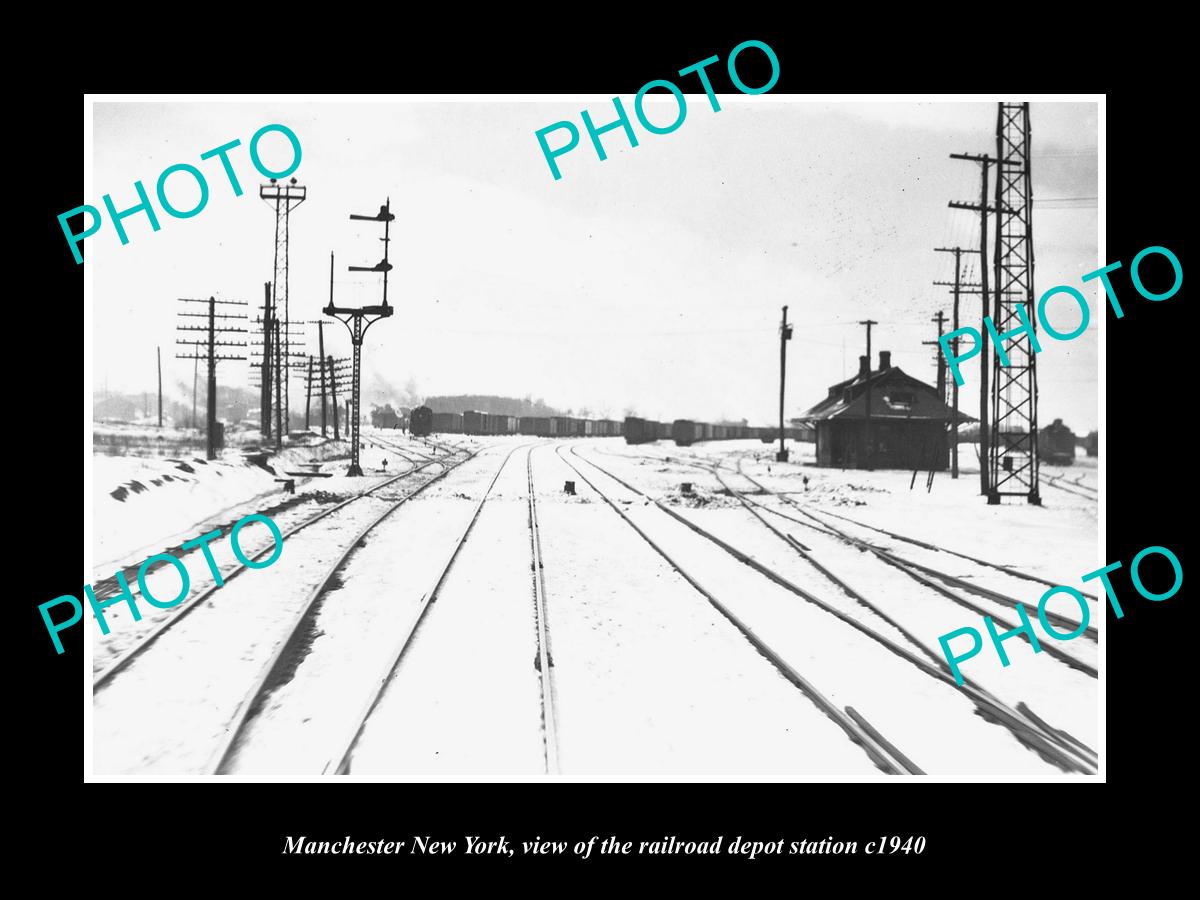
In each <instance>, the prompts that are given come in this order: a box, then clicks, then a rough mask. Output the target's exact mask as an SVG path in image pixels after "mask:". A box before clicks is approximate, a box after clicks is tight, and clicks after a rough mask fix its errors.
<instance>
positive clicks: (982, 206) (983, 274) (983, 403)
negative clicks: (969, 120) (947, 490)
mask: <svg viewBox="0 0 1200 900" xmlns="http://www.w3.org/2000/svg"><path fill="white" fill-rule="evenodd" d="M950 158H951V159H965V160H970V161H971V162H977V163H979V167H980V174H981V176H982V177H981V179H980V184H981V186H980V191H979V203H959V202H957V201H954V200H951V201H950V208H951V209H971V210H975V211H976V212H978V213H979V280H980V284H981V287H982V298H983V303H982V306H983V313H982V315H981V317H980V322H979V335H980V337H979V360H980V363H979V460H980V464H979V493H981V494H983V495H984V496H985V497H986V496H987V495H988V493H989V490H988V458H989V457H988V427H987V422H988V398H989V393H988V368H989V366H988V342H989V341H988V330H987V326H985V325H984V324H983V319H984V318H987V315H988V258H987V249H988V213H990V212H994V211H995V207H993V206H990V205H988V166H989V165H991V164H992V163H994V162H998V160H997V159H996V158H995V157H993V156H987V155H986V154H978V153H951V154H950Z"/></svg>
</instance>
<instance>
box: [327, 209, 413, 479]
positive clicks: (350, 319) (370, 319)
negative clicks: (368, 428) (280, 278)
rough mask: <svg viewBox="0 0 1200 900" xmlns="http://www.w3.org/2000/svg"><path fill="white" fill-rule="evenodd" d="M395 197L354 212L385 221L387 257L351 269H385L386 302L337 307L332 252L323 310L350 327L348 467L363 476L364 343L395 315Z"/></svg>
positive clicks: (362, 219) (365, 218)
mask: <svg viewBox="0 0 1200 900" xmlns="http://www.w3.org/2000/svg"><path fill="white" fill-rule="evenodd" d="M391 207H392V200H391V198H390V197H389V198H388V199H387V201H386V202H385V203H384V204H383V206H381V207H379V212H378V213H377V214H376V215H373V216H360V215H356V214H354V213H351V214H350V218H351V220H353V221H359V222H382V223H383V237H382V238H380V240H381V241H383V259H382V260H380V261H379V262H377V263H376V264H375V265H373V266H350V267H349V271H351V272H382V273H383V303H382V304H381V305H379V306H360V307H350V306H334V305H333V254H332V253H330V254H329V305H328V306H326V307H325V309H324V310H323V312H324V313H325V315H327V316H333V317H334V318H335V319H337V320H338V321H339V322H341V323H342V324H343V325H345V326H346V329H347V330H348V331H349V332H350V343H351V344H352V345H353V347H354V363H353V370H352V373H351V383H350V399H349V400H348V401H347V404H348V405H349V407H350V409H349V410H348V411H347V417H348V418H349V419H350V422H349V425H350V468H349V469H347V470H346V474H347V475H351V476H360V475H362V473H363V472H362V466H360V465H359V462H358V449H359V437H358V432H359V421H360V418H361V415H360V403H361V399H362V343H363V338H364V336H365V335H366V333H367V329H368V328H370V327H371V326H372V325H373V324H374V323H376V322H378V321H379V320H380V319H386V318H387V317H388V316H390V315H391V314H392V307H390V306H388V301H387V281H388V272H390V271H391V270H392V264H391V263H390V262H388V244H389V242H390V241H391V237H390V234H389V229H390V226H391V223H392V222H393V221H394V220H395V218H396V217H395V216H394V215H392V209H391Z"/></svg>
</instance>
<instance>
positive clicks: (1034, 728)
mask: <svg viewBox="0 0 1200 900" xmlns="http://www.w3.org/2000/svg"><path fill="white" fill-rule="evenodd" d="M572 454H573V455H575V456H576V457H577V458H579V459H582V460H584V461H585V462H587V463H588V464H589V465H590V466H593V467H594V468H596V469H597V470H599V471H600V472H603V473H604V474H605V475H607V476H608V477H610V478H612V479H613V480H614V481H616V482H618V483H619V484H622V485H623V486H624V487H626V488H627V489H628V490H630V491H632V492H633V493H634V494H636V495H639V496H641V497H643V498H645V499H647V500H649V501H651V502H652V503H654V505H656V506H657V507H658V508H659V509H660V510H662V511H663V512H665V513H666V514H667V515H669V516H671V517H672V518H674V519H675V520H677V521H678V522H680V523H681V524H683V525H685V526H686V527H687V528H689V529H691V530H692V531H694V532H696V533H697V534H699V535H700V536H702V537H704V538H706V539H707V540H709V541H710V542H712V543H714V544H716V545H717V546H718V547H720V548H721V549H722V550H724V551H725V552H726V553H728V554H729V555H731V556H733V557H734V558H735V559H737V560H739V561H740V562H742V563H744V564H746V565H747V566H749V567H750V568H752V569H754V570H755V571H757V572H758V573H759V574H760V575H763V576H764V577H766V578H768V579H769V580H771V581H772V582H774V583H775V584H778V585H780V586H781V587H783V588H784V589H786V590H788V591H790V592H791V593H793V594H796V595H797V596H800V597H801V598H803V599H805V600H806V601H808V602H809V603H812V604H814V605H815V606H817V607H818V608H820V609H822V610H823V611H824V612H826V613H829V614H830V615H832V616H834V617H836V618H838V619H839V620H841V621H842V622H845V623H846V624H848V625H850V626H851V627H852V628H854V629H855V630H857V631H859V632H860V633H862V634H864V635H865V636H867V637H869V638H870V639H872V640H873V641H875V642H877V643H879V644H881V645H882V646H884V647H886V648H887V649H888V650H889V651H890V652H892V653H893V654H895V655H896V656H898V657H900V658H901V659H904V660H905V661H907V662H908V663H910V664H912V665H914V666H916V667H917V668H918V669H920V670H921V671H922V672H924V673H925V674H926V675H928V676H930V677H932V678H935V679H937V680H938V681H940V682H942V683H944V684H946V685H948V686H950V687H953V688H954V689H955V690H957V691H959V692H961V693H963V694H965V695H966V696H967V697H968V698H969V699H970V700H971V701H972V702H973V703H974V704H975V706H976V709H977V710H978V712H979V714H980V715H981V716H983V718H985V719H986V720H988V721H991V722H993V723H995V724H999V725H1001V726H1003V727H1005V728H1007V729H1008V730H1009V731H1010V732H1011V733H1012V734H1013V735H1014V737H1016V738H1017V739H1018V740H1019V741H1021V743H1023V744H1024V745H1025V746H1027V747H1030V748H1031V749H1033V750H1034V751H1035V752H1037V753H1038V754H1039V755H1040V756H1042V758H1043V759H1046V760H1048V761H1050V762H1052V763H1053V764H1054V765H1057V766H1059V767H1060V768H1062V769H1064V770H1065V771H1068V772H1071V771H1076V772H1083V773H1086V774H1093V773H1094V772H1095V771H1096V767H1097V764H1098V758H1097V756H1096V754H1095V752H1094V751H1092V750H1091V749H1090V748H1087V747H1085V746H1084V745H1083V744H1082V743H1080V742H1079V741H1077V740H1076V739H1075V738H1073V737H1071V736H1070V735H1067V734H1066V733H1065V732H1061V731H1058V730H1057V729H1053V728H1050V727H1049V726H1047V725H1045V723H1043V722H1042V721H1041V720H1040V719H1038V718H1037V717H1035V716H1033V715H1032V714H1031V713H1029V712H1028V711H1025V712H1022V711H1021V709H1020V708H1017V709H1014V708H1012V707H1010V706H1009V705H1008V704H1006V703H1004V701H1002V700H1000V699H999V698H997V697H995V696H994V695H993V694H991V693H990V692H989V691H987V690H986V689H985V688H983V687H982V686H981V685H979V684H977V683H976V682H975V681H974V680H973V679H970V678H965V681H964V684H963V685H962V686H959V685H958V684H957V683H956V682H955V679H954V678H953V676H952V675H951V673H950V670H949V666H948V665H947V664H946V662H945V660H944V659H942V658H941V657H940V656H938V655H937V654H935V653H934V652H933V651H931V650H930V649H929V648H928V647H926V646H925V644H924V643H923V642H922V641H920V640H919V639H918V638H917V637H916V636H915V635H913V634H912V633H911V632H910V631H908V630H907V629H905V628H904V627H903V626H902V625H900V624H899V623H898V622H897V621H896V620H895V619H893V618H892V617H890V616H888V615H887V614H886V613H885V612H884V611H883V610H882V609H880V608H879V606H878V605H877V604H874V603H872V602H871V601H870V600H869V599H868V598H866V597H864V596H863V595H862V594H861V593H859V592H857V591H855V590H854V589H853V588H851V587H850V586H849V585H847V584H846V583H845V582H844V581H843V580H842V579H840V578H839V577H838V576H837V575H836V574H834V573H833V572H831V571H830V570H829V569H828V568H827V567H825V566H823V565H821V564H820V563H819V562H818V561H817V560H815V559H813V557H812V556H811V554H809V553H808V552H806V550H807V548H805V547H804V545H803V544H801V543H800V542H799V541H796V540H795V538H792V537H791V536H790V535H784V534H783V533H782V532H780V531H779V530H778V529H776V528H774V527H773V526H771V525H770V524H769V523H767V522H766V521H765V519H763V517H762V516H761V515H759V514H758V513H757V512H755V511H754V510H752V509H751V512H753V513H754V514H755V516H756V518H757V519H758V520H759V521H760V522H762V524H764V525H765V526H766V527H767V528H768V529H769V530H771V531H772V532H773V533H775V534H776V535H777V536H778V537H780V538H782V539H783V540H784V541H785V542H787V543H788V545H789V546H790V547H792V549H793V550H796V551H797V552H799V553H800V554H801V555H802V556H803V557H804V558H805V559H806V560H807V561H808V562H809V563H811V564H812V565H813V566H814V567H815V568H816V569H817V570H818V571H819V572H821V574H822V575H824V576H825V577H827V578H828V579H829V580H831V581H832V582H833V583H834V584H836V585H837V586H838V587H839V588H840V589H842V590H843V591H845V592H846V593H847V594H848V595H849V596H850V597H851V598H852V599H854V600H855V602H857V603H858V604H860V605H862V606H864V607H865V608H866V609H868V610H869V611H870V612H871V613H873V614H874V615H875V616H877V617H878V618H879V619H880V620H882V621H883V622H886V623H887V624H889V625H890V626H892V627H893V628H896V629H897V631H899V632H900V633H901V634H902V635H903V636H904V637H905V638H906V639H907V640H908V641H909V643H910V644H912V646H913V647H915V648H916V649H917V650H918V651H919V652H920V653H921V654H922V655H923V656H924V657H925V658H921V656H918V655H916V654H915V653H914V652H913V651H912V649H910V648H909V647H905V646H902V645H900V644H899V643H897V642H896V641H895V640H893V639H891V638H889V637H887V636H886V635H884V634H882V633H880V632H879V631H877V630H875V629H873V628H871V627H870V626H868V625H866V624H865V623H863V622H861V621H859V620H858V619H856V618H855V617H853V616H851V615H849V614H847V613H845V612H843V611H842V610H839V609H838V608H837V607H836V606H834V605H833V604H831V603H829V602H827V601H825V600H823V599H821V598H819V597H817V596H816V595H814V594H813V593H812V592H811V591H808V590H807V589H805V588H803V587H801V586H800V585H797V584H795V583H793V582H792V581H790V580H789V579H787V578H786V577H784V576H783V575H781V574H780V573H778V572H776V571H775V570H773V569H771V568H769V567H767V566H765V565H763V564H762V563H760V562H759V561H758V560H756V559H754V558H753V557H751V556H750V555H749V554H746V553H744V552H742V551H741V550H739V549H737V548H736V547H734V546H732V545H731V544H729V543H728V542H726V541H724V540H722V539H721V538H719V537H717V536H716V535H714V534H712V533H711V532H709V531H707V530H706V529H704V528H701V527H700V526H699V525H697V524H695V523H694V522H692V521H691V520H689V519H687V518H685V517H684V516H682V515H680V514H679V513H677V512H675V511H674V510H673V509H671V508H670V507H669V506H667V505H666V504H663V503H662V502H661V501H659V500H657V499H655V498H652V497H650V496H649V495H648V494H646V493H645V492H644V491H642V490H640V489H638V488H637V487H635V486H633V485H632V484H630V483H628V482H627V481H625V480H623V479H622V478H620V477H619V476H617V475H615V474H614V473H612V472H610V471H609V470H607V469H605V468H604V467H602V466H600V465H599V464H597V463H595V462H594V461H591V460H587V459H586V458H584V457H582V456H579V455H578V454H576V453H575V452H574V450H573V449H572ZM697 467H698V468H709V467H707V466H702V465H699V464H697ZM572 468H574V467H572ZM576 471H577V472H578V469H576ZM714 474H715V472H714ZM580 476H581V477H583V475H582V473H580ZM584 480H585V481H586V480H587V479H586V478H585V479H584ZM589 484H590V482H589ZM593 489H594V486H593ZM727 489H728V488H727ZM731 494H735V495H736V492H733V491H732V490H731ZM745 499H747V500H748V498H745ZM745 505H746V507H747V508H748V509H750V504H749V503H747V504H745ZM614 508H615V507H614ZM617 511H618V512H621V510H619V509H618V510H617ZM630 524H631V525H632V522H630ZM634 527H635V529H636V526H634ZM639 533H640V532H639ZM647 540H648V538H647ZM660 552H661V551H660ZM668 561H669V560H668ZM681 574H683V573H681ZM684 577H685V578H686V577H687V576H686V575H685V576H684ZM689 580H690V579H689Z"/></svg>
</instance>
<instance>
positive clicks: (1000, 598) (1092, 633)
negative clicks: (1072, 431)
mask: <svg viewBox="0 0 1200 900" xmlns="http://www.w3.org/2000/svg"><path fill="white" fill-rule="evenodd" d="M593 449H594V448H593ZM596 452H597V453H602V454H604V455H605V456H611V457H613V458H616V459H629V458H630V457H629V456H627V455H624V454H617V453H611V452H607V451H604V450H599V449H597V450H596ZM745 457H746V454H741V455H740V456H739V457H738V461H737V467H736V472H737V474H739V475H740V476H742V477H743V478H745V479H746V480H747V481H749V482H750V483H751V484H753V485H754V486H755V487H756V488H757V489H758V490H759V491H760V492H761V493H764V494H772V495H774V496H777V497H779V498H780V499H782V500H784V501H785V502H788V503H790V504H792V505H795V502H794V501H792V500H791V499H790V498H788V497H787V495H786V494H785V493H783V492H780V491H772V490H770V489H769V488H767V487H766V486H765V485H763V484H761V483H760V482H759V481H757V480H756V479H754V478H753V477H751V476H749V475H747V474H746V473H745V471H744V470H743V469H742V461H743V460H744V459H745ZM639 458H641V459H646V460H649V461H652V462H679V463H681V464H682V465H686V466H691V467H693V468H696V469H699V470H701V471H711V469H712V467H713V465H714V463H712V462H711V461H708V460H701V459H700V458H699V457H696V456H694V455H693V458H692V460H691V461H689V460H687V459H683V458H681V457H679V456H665V457H658V456H646V455H642V454H639ZM717 465H718V466H719V465H720V463H717ZM745 499H746V500H748V501H749V502H750V503H751V504H754V505H757V506H759V507H760V508H764V509H766V510H768V511H769V512H772V513H775V514H777V515H778V510H775V509H773V508H771V507H769V506H764V505H763V504H759V503H757V502H756V501H754V500H752V499H750V498H748V497H747V498H745ZM820 513H821V515H822V516H829V517H832V518H835V519H840V520H842V521H844V522H848V523H850V524H852V525H855V526H857V527H859V528H863V529H866V530H868V531H873V532H875V533H877V534H883V535H886V536H887V537H890V538H892V539H894V540H898V541H902V542H904V543H906V544H911V545H912V546H915V547H920V548H922V549H924V550H929V551H932V552H935V553H944V554H947V555H949V556H955V557H958V558H959V559H965V560H967V561H968V562H972V563H974V564H976V565H978V566H982V567H984V568H988V569H992V570H994V571H997V572H1001V573H1003V574H1005V575H1008V576H1011V577H1013V578H1017V579H1020V580H1022V581H1028V582H1032V583H1035V584H1042V585H1045V586H1046V587H1057V586H1058V582H1054V581H1050V580H1048V579H1046V578H1041V577H1039V576H1037V575H1031V574H1029V573H1028V572H1022V571H1020V570H1019V569H1014V568H1012V567H1011V566H1004V565H1001V564H999V563H994V562H989V561H988V560H986V559H980V558H979V557H976V556H970V555H968V554H966V553H960V552H959V551H957V550H951V549H950V548H949V547H942V546H939V545H937V544H931V543H929V542H927V541H922V540H919V539H917V538H914V537H911V536H908V535H903V534H898V533H896V532H894V531H889V530H887V529H885V528H877V527H875V526H874V525H868V524H867V523H866V522H861V521H859V520H858V519H854V518H851V517H850V516H846V515H842V514H841V513H835V512H833V511H832V510H826V509H822V510H820ZM784 518H789V517H786V516H785V517H784ZM798 524H801V525H805V526H806V527H811V526H809V523H807V522H799V523H798ZM871 546H873V547H874V548H875V549H883V548H880V547H878V546H877V545H871ZM889 552H890V555H891V556H892V557H893V558H897V559H898V560H899V561H901V562H903V563H904V564H905V565H907V566H910V567H912V568H913V569H915V570H917V571H919V572H924V573H926V574H930V575H933V576H935V577H937V578H939V579H941V580H943V581H946V582H948V583H951V584H955V585H956V586H957V587H961V588H963V589H964V590H968V591H971V592H972V593H978V594H979V596H983V597H987V598H988V599H991V600H995V601H996V602H999V603H1004V604H1006V605H1008V606H1013V605H1014V604H1015V602H1016V601H1013V600H1011V599H1009V598H1007V597H1005V596H1004V595H1003V594H1000V593H998V592H996V591H989V590H987V589H981V588H979V586H977V585H972V584H970V583H968V582H964V581H963V580H962V579H960V578H958V577H957V576H955V575H952V574H950V573H948V572H944V571H940V570H938V569H935V568H932V567H929V566H924V565H922V564H920V563H917V562H916V561H914V560H912V559H909V558H906V557H902V556H900V555H899V554H897V553H896V551H895V550H892V551H889ZM1080 593H1081V594H1083V596H1084V597H1085V598H1087V599H1088V600H1091V601H1092V602H1093V603H1095V602H1097V597H1096V595H1095V594H1089V593H1087V592H1086V591H1080ZM1048 617H1049V618H1050V620H1051V621H1056V622H1061V623H1068V622H1070V620H1065V619H1062V618H1061V617H1055V616H1054V614H1052V613H1050V614H1048ZM1077 624H1078V623H1075V622H1070V627H1071V628H1074V627H1075V625H1077ZM1087 636H1088V637H1090V638H1092V639H1093V640H1095V639H1096V630H1095V629H1094V628H1090V629H1088V634H1087Z"/></svg>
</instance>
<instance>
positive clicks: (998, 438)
mask: <svg viewBox="0 0 1200 900" xmlns="http://www.w3.org/2000/svg"><path fill="white" fill-rule="evenodd" d="M1029 134H1030V131H1029V104H1028V103H1001V104H1000V109H999V112H998V114H997V117H996V156H997V159H998V162H999V164H998V165H997V167H996V168H997V170H998V171H997V173H996V243H995V272H996V279H995V301H994V303H993V309H992V321H993V323H995V326H996V333H997V334H1001V335H1002V334H1004V333H1005V332H1009V331H1013V330H1015V329H1018V328H1020V327H1022V325H1024V324H1025V323H1026V322H1028V324H1029V328H1030V331H1031V332H1032V333H1031V334H1030V333H1022V334H1021V335H1019V336H1018V337H1016V338H1015V339H1011V340H1007V341H1004V342H1003V349H1004V351H1005V352H1006V353H1007V354H1008V359H1009V365H1007V366H1003V365H1001V363H1000V355H999V353H996V354H994V355H993V362H992V376H993V377H992V421H991V440H990V442H989V446H988V459H987V463H988V470H989V473H990V478H989V485H990V487H989V490H988V503H989V504H996V503H999V502H1000V498H1001V497H1025V498H1026V499H1028V501H1029V502H1030V503H1035V504H1040V503H1041V502H1042V501H1041V495H1040V493H1039V490H1038V423H1037V355H1036V353H1035V352H1034V348H1033V343H1034V341H1035V340H1036V337H1035V335H1036V329H1037V310H1036V309H1035V308H1034V299H1033V215H1032V214H1033V182H1032V179H1031V177H1030V143H1029ZM1022 315H1023V316H1024V319H1025V321H1024V322H1023V321H1022V319H1021V317H1022ZM997 349H1000V347H999V345H998V347H997Z"/></svg>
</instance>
